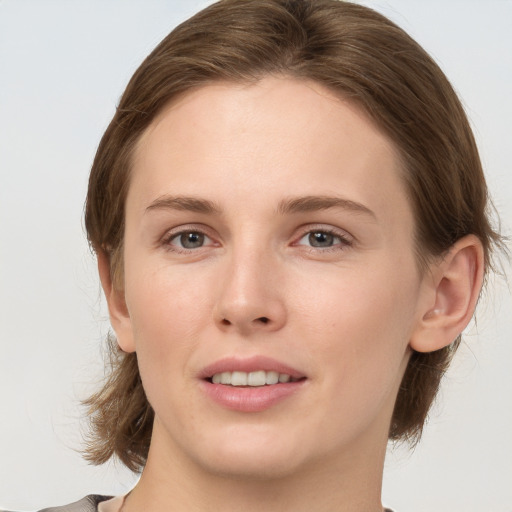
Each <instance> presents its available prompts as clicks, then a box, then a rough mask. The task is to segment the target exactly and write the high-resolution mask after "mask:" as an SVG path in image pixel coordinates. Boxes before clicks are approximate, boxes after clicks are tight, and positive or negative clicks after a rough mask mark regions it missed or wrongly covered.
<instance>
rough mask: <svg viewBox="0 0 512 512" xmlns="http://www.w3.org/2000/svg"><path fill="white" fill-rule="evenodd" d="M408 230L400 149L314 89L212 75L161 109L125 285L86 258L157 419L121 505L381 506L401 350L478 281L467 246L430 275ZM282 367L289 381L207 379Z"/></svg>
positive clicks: (451, 333) (137, 181)
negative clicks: (257, 383)
mask: <svg viewBox="0 0 512 512" xmlns="http://www.w3.org/2000/svg"><path fill="white" fill-rule="evenodd" d="M413 238H414V219H413V214H412V210H411V206H410V204H409V202H408V200H407V196H406V192H405V189H404V184H403V182H402V180H401V178H400V166H399V159H398V155H397V153H396V150H395V148H394V145H393V144H392V143H391V141H390V140H389V139H388V138H387V137H386V136H385V135H384V134H383V133H382V132H381V131H380V130H379V129H378V128H376V127H375V125H374V124H373V123H372V122H371V121H370V120H368V118H367V117H366V116H365V115H363V114H362V113H361V111H360V110H359V109H358V108H356V107H355V106H354V105H351V104H350V103H347V102H345V101H342V100H340V99H339V98H337V97H335V96H334V95H333V94H332V93H330V92H329V91H327V90H326V89H324V88H323V87H322V86H320V85H318V84H316V83H314V82H304V81H303V82H300V81H298V80H293V79H289V78H275V77H273V78H271V77H268V78H264V79H262V80H261V81H260V82H258V83H257V84H253V85H240V84H238V85H236V84H221V83H219V84H215V85H209V86H205V87H203V88H201V89H198V90H196V91H193V92H190V93H188V94H186V95H184V96H183V97H181V98H180V99H179V100H177V101H175V102H173V103H172V104H171V105H170V106H169V107H167V108H166V109H165V110H164V111H163V112H161V113H160V115H159V116H158V117H157V118H156V119H155V121H154V122H153V123H152V124H151V126H150V127H149V128H148V130H147V131H146V132H145V133H144V134H143V136H142V138H141V140H140V141H139V144H138V146H137V149H136V152H135V158H134V162H133V169H132V176H131V184H130V188H129V193H128V197H127V203H126V229H125V244H124V253H123V257H124V276H123V282H122V283H121V285H118V286H116V287H114V286H113V285H112V282H111V279H110V273H109V266H108V261H107V259H106V257H105V256H104V255H102V254H100V255H99V267H100V274H101V278H102V284H103V287H104V289H105V293H106V296H107V300H108V303H109V309H110V313H111V320H112V325H113V327H114V329H115V331H116V334H117V337H118V340H119V343H120V345H121V347H122V349H123V350H125V351H126V352H133V351H135V352H137V356H138V362H139V367H140V373H141V377H142V381H143V384H144V388H145V390H146V393H147V396H148V399H149V401H150V403H151V405H152V406H153V408H154V410H155V423H154V430H153V437H152V443H151V448H150V453H149V457H148V461H147V465H146V467H145V470H144V472H143V474H142V477H141V480H140V482H139V484H138V485H137V486H136V488H135V489H134V490H133V492H132V493H131V494H130V496H129V498H128V499H127V500H126V503H125V506H124V509H123V510H124V511H126V512H132V511H136V510H146V511H149V512H160V511H169V510H172V511H173V512H182V511H183V512H185V511H187V512H190V511H198V512H203V511H208V512H211V511H217V510H218V511H221V510H222V511H223V512H224V511H235V510H244V511H249V512H251V511H256V510H257V511H261V510H273V511H288V510H289V511H291V510H293V511H298V512H302V511H304V512H306V511H307V512H310V511H311V510H315V511H319V512H327V511H329V512H332V511H343V512H363V511H364V512H377V511H381V510H382V505H381V501H380V494H381V483H382V468H383V463H384V456H385V448H386V442H387V433H388V428H389V423H390V419H391V414H392V411H393V405H394V402H395V399H396V395H397V392H398V387H399V385H400V381H401V378H402V376H403V373H404V371H405V368H406V365H407V362H408V359H409V356H410V351H411V348H414V349H415V350H420V351H429V350H435V349H437V348H441V347H442V346H445V345H447V344H449V343H450V342H451V341H453V339H454V338H455V337H456V336H457V334H458V333H459V332H461V331H462V329H463V328H464V327H465V325H466V324H467V322H468V321H469V319H470V318H471V315H472V313H473V309H474V306H475V303H476V299H477V296H478V291H479V289H480V286H481V280H482V267H483V264H482V250H481V247H480V244H479V242H478V240H477V239H476V238H475V237H472V236H468V237H465V238H464V239H462V240H460V241H459V242H457V243H456V244H455V246H454V247H453V248H452V250H451V251H450V252H449V253H448V254H446V255H445V256H444V257H443V258H438V259H436V260H435V262H433V263H432V265H431V268H430V269H429V270H428V271H427V272H421V271H420V270H419V267H418V264H417V258H416V256H415V251H414V243H413ZM261 357H264V358H265V359H261ZM255 358H259V359H255ZM219 361H220V363H219ZM212 365H213V366H212ZM256 367H258V368H256ZM276 368H279V370H278V372H279V373H285V374H286V373H288V374H290V375H291V377H292V378H291V382H288V383H287V384H283V383H275V384H269V385H264V386H263V385H262V386H261V387H251V386H243V387H233V386H232V385H229V384H222V383H215V382H212V381H213V380H214V379H215V377H214V374H215V373H217V374H220V372H221V371H224V372H229V371H235V370H242V371H243V370H246V372H252V371H256V370H266V371H267V372H270V371H271V370H275V369H276ZM260 373H261V372H260ZM265 375H266V376H268V373H267V374H265ZM219 378H220V377H219ZM285 380H286V379H285ZM280 386H281V387H280Z"/></svg>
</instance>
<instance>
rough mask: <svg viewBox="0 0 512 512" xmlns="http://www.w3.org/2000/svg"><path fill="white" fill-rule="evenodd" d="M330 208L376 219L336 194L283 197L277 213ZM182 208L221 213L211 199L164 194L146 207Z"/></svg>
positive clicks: (364, 207) (353, 202)
mask: <svg viewBox="0 0 512 512" xmlns="http://www.w3.org/2000/svg"><path fill="white" fill-rule="evenodd" d="M330 208H341V209H343V210H347V211H350V212H353V213H357V214H365V215H369V216H370V217H372V218H373V219H376V215H375V213H373V212H372V210H370V209H369V208H367V207H366V206H364V205H363V204H361V203H358V202H356V201H352V200H350V199H345V198H342V197H337V196H303V197H294V198H290V199H284V200H282V201H280V203H279V205H278V207H277V213H278V214H280V215H287V214H293V213H307V212H314V211H320V210H328V209H330ZM161 209H163V210H182V211H190V212H195V213H202V214H206V215H208V214H215V215H221V214H222V210H221V208H220V207H219V206H218V205H217V204H216V203H215V202H213V201H210V200H208V199H201V198H198V197H188V196H170V195H164V196H161V197H159V198H157V199H155V200H154V201H153V202H152V203H151V204H150V205H149V206H148V207H147V208H146V212H149V211H152V210H161Z"/></svg>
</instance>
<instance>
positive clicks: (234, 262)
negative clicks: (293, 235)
mask: <svg viewBox="0 0 512 512" xmlns="http://www.w3.org/2000/svg"><path fill="white" fill-rule="evenodd" d="M248 252H250V254H248ZM224 264H225V266H224V271H223V272H221V275H220V276H219V293H218V299H217V303H216V305H215V308H214V317H215V322H216V324H217V326H218V327H219V328H220V329H221V330H223V331H226V332H237V333H239V334H241V335H243V336H250V335H251V334H254V333H259V332H260V333H261V332H272V331H277V330H279V329H281V328H282V327H283V326H284V325H285V323H286V316H287V312H286V307H285V300H284V299H285V292H284V288H283V286H282V284H283V282H282V276H281V271H280V268H279V264H278V262H277V261H276V258H274V257H273V256H272V255H268V254H266V255H264V254H261V253H260V252H255V251H240V252H239V253H238V255H235V254H233V255H232V256H231V258H228V259H227V261H225V262H224Z"/></svg>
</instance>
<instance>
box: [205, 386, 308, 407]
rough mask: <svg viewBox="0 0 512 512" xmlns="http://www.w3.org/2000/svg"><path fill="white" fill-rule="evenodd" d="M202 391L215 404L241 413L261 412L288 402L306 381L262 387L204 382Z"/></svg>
mask: <svg viewBox="0 0 512 512" xmlns="http://www.w3.org/2000/svg"><path fill="white" fill-rule="evenodd" d="M201 382H202V386H201V387H202V389H203V391H204V392H205V393H206V395H207V396H208V397H209V398H210V399H211V400H213V401H214V402H215V403H217V404H219V405H221V406H223V407H225V408H226V409H231V410H233V411H240V412H261V411H265V410H267V409H270V408H271V407H273V406H274V405H276V404H278V403H280V402H282V401H283V400H286V399H287V398H289V397H290V396H292V395H294V394H295V393H296V392H297V391H299V390H300V389H301V388H302V387H303V385H304V382H305V379H302V380H299V381H297V382H286V383H282V384H273V385H269V386H260V387H236V386H225V385H223V384H213V383H211V382H210V381H207V380H203V381H201Z"/></svg>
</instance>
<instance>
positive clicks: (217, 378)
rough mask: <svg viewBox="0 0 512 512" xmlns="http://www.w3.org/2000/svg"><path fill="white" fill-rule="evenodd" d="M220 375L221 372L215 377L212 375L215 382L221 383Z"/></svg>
mask: <svg viewBox="0 0 512 512" xmlns="http://www.w3.org/2000/svg"><path fill="white" fill-rule="evenodd" d="M220 376H221V374H220V373H216V374H215V375H214V376H213V377H212V382H213V383H214V384H220Z"/></svg>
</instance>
